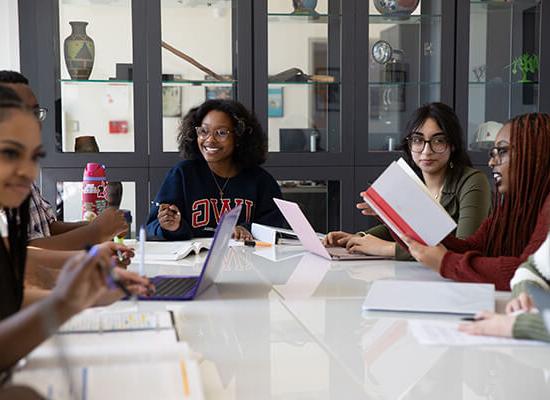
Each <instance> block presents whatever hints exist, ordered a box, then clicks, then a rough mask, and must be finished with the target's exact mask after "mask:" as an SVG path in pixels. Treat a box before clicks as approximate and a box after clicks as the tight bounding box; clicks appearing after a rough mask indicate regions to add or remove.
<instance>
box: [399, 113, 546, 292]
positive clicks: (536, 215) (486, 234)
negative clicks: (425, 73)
mask: <svg viewBox="0 0 550 400" xmlns="http://www.w3.org/2000/svg"><path fill="white" fill-rule="evenodd" d="M489 167H491V169H492V170H493V178H494V180H495V184H496V187H497V190H498V193H497V198H496V202H495V209H494V211H493V212H492V214H491V215H490V216H489V218H487V219H486V220H485V221H484V223H483V224H482V225H481V227H480V228H479V229H478V230H477V231H476V232H475V233H474V234H473V235H471V236H469V237H468V238H467V239H465V240H461V239H458V238H456V237H453V236H452V235H451V236H448V237H447V238H446V239H445V240H443V242H442V244H440V245H438V246H424V245H421V244H419V243H418V242H415V241H414V240H412V239H410V238H409V239H407V240H406V242H407V245H408V247H409V251H410V252H411V254H412V255H413V256H414V258H416V259H417V260H418V261H420V262H421V263H422V264H424V265H425V266H427V267H429V268H431V269H433V270H434V271H437V272H439V273H440V274H441V275H442V276H443V277H445V278H449V279H453V280H456V281H462V282H486V283H493V284H495V286H496V288H497V290H510V280H511V279H512V277H513V276H514V273H515V271H516V269H517V268H518V266H519V265H520V264H521V263H523V262H525V261H526V260H527V258H528V256H529V255H531V254H533V253H534V252H535V251H536V250H537V249H538V248H539V247H540V246H541V244H542V243H543V242H544V240H545V239H546V235H547V234H548V230H549V226H550V173H549V171H550V116H549V115H548V114H543V113H532V114H524V115H521V116H518V117H515V118H513V119H512V120H510V121H508V122H507V123H506V124H505V125H504V126H503V127H502V129H501V130H500V131H499V132H498V134H497V137H496V140H495V147H493V148H492V149H491V151H490V158H489Z"/></svg>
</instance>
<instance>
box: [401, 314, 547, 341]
mask: <svg viewBox="0 0 550 400" xmlns="http://www.w3.org/2000/svg"><path fill="white" fill-rule="evenodd" d="M458 325H459V322H454V321H453V322H449V321H430V320H409V330H410V332H411V334H412V335H413V336H414V338H415V339H416V340H417V341H418V342H419V343H420V344H425V345H438V346H544V345H548V343H544V342H539V341H536V340H518V339H509V338H501V337H495V336H475V335H469V334H467V333H463V332H460V331H459V330H458Z"/></svg>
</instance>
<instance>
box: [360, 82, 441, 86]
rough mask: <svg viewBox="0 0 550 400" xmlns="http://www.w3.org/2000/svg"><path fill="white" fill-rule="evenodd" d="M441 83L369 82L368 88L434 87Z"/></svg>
mask: <svg viewBox="0 0 550 400" xmlns="http://www.w3.org/2000/svg"><path fill="white" fill-rule="evenodd" d="M440 84H441V82H369V86H375V87H376V86H380V87H396V86H435V85H440Z"/></svg>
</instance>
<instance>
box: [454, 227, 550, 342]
mask: <svg viewBox="0 0 550 400" xmlns="http://www.w3.org/2000/svg"><path fill="white" fill-rule="evenodd" d="M531 285H535V286H539V287H541V288H542V289H544V290H546V291H547V293H548V296H549V297H550V234H549V235H548V236H547V238H546V241H545V242H544V243H543V244H542V246H541V247H540V248H539V249H538V250H537V251H536V252H535V254H533V255H532V256H530V257H529V258H528V260H527V261H526V262H525V263H523V264H522V265H521V266H520V267H519V268H518V269H517V270H516V273H515V274H514V278H513V279H512V282H510V286H511V287H512V300H511V301H510V302H508V304H507V305H506V314H496V313H492V312H489V311H483V312H480V313H479V314H477V315H476V317H475V319H478V320H479V321H475V322H473V323H468V324H462V325H460V326H459V328H458V329H459V330H461V331H462V332H466V333H470V334H472V335H490V336H504V337H514V338H517V339H536V340H543V341H546V342H550V333H549V332H548V330H547V329H546V327H545V326H544V321H543V319H542V317H541V315H540V313H536V312H534V311H535V305H534V304H533V300H532V299H531V297H530V296H529V293H528V287H529V286H531Z"/></svg>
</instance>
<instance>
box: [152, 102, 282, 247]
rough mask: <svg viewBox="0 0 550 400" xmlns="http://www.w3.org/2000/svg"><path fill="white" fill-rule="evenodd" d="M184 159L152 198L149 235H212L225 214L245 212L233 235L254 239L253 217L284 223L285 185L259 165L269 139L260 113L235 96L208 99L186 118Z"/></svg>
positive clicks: (181, 144)
mask: <svg viewBox="0 0 550 400" xmlns="http://www.w3.org/2000/svg"><path fill="white" fill-rule="evenodd" d="M178 143H179V150H180V153H181V155H182V156H183V158H185V161H181V162H179V163H178V164H177V165H176V166H175V167H173V168H172V169H171V170H170V171H169V172H168V174H167V175H166V178H165V179H164V182H163V183H162V186H161V188H160V190H159V192H158V194H157V196H156V198H155V201H154V202H153V206H152V208H151V212H150V214H149V220H148V222H147V234H148V236H150V237H159V238H163V239H167V240H186V239H190V238H193V237H205V236H212V232H213V231H214V228H215V227H216V226H217V224H218V221H219V219H220V216H221V215H222V214H224V213H226V212H227V211H229V210H231V209H232V208H233V207H236V206H238V205H242V206H243V212H242V213H241V216H240V217H239V222H238V225H237V227H236V228H235V231H234V233H233V237H234V238H235V239H252V235H251V234H250V226H251V224H252V223H253V222H257V223H261V224H264V225H271V226H282V225H283V221H284V219H283V216H282V215H281V213H280V212H279V210H278V209H277V207H276V205H275V203H274V201H273V198H274V197H277V198H281V190H280V188H279V186H278V185H277V182H276V181H275V179H273V177H272V176H271V175H269V173H267V172H266V171H265V170H264V169H262V168H260V167H259V165H260V164H262V163H263V162H264V161H265V159H266V156H267V138H266V135H265V134H264V133H263V131H262V128H261V126H260V124H259V123H258V121H257V119H256V117H255V116H254V115H253V114H251V113H250V112H249V111H248V110H247V109H246V108H245V107H244V106H243V105H242V104H240V103H238V102H236V101H233V100H208V101H206V102H204V103H203V104H202V105H200V106H199V107H196V108H193V109H191V110H190V111H189V113H187V115H186V116H185V117H184V118H183V121H182V124H181V127H180V131H179V134H178Z"/></svg>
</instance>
